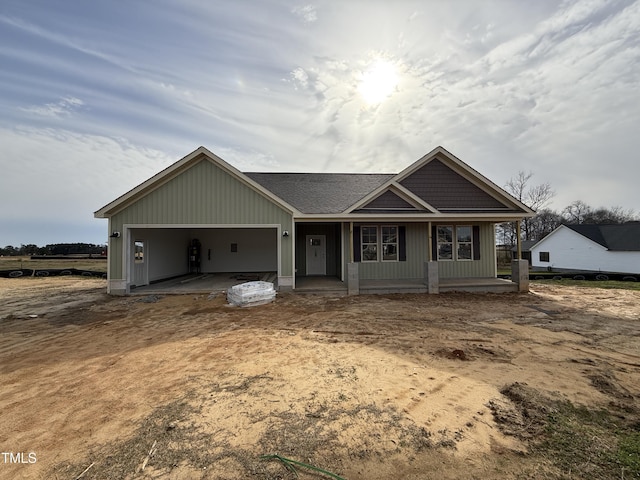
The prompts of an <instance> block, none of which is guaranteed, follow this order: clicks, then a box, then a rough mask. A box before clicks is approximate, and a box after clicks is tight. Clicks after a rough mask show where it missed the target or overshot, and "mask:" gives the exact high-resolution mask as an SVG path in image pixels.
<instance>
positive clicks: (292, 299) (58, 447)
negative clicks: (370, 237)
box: [0, 277, 640, 480]
mask: <svg viewBox="0 0 640 480" xmlns="http://www.w3.org/2000/svg"><path fill="white" fill-rule="evenodd" d="M104 292H105V281H104V280H100V279H92V278H79V277H77V278H71V277H59V278H45V279H38V278H21V279H0V385H1V389H0V425H1V426H2V428H1V429H0V448H1V449H2V452H4V453H3V454H2V456H0V478H34V479H40V478H42V479H76V478H83V479H91V478H100V479H120V478H131V479H133V478H144V479H151V478H153V479H156V478H160V479H200V478H203V479H205V478H206V479H247V478H255V479H293V478H296V475H299V478H301V479H305V478H309V479H314V478H315V479H320V478H322V479H325V478H327V479H329V478H335V479H338V478H344V479H349V480H354V479H366V480H375V479H380V480H382V479H385V480H386V479H391V478H399V479H459V478H465V479H473V478H477V479H492V478H495V479H503V478H584V477H585V475H586V476H589V477H590V478H638V477H637V476H633V475H638V473H635V474H634V473H633V470H631V473H629V472H630V471H629V470H627V473H626V476H625V468H628V465H629V464H628V463H627V464H625V463H624V462H625V461H626V460H624V459H623V460H622V462H623V463H617V464H616V463H615V462H613V463H612V465H611V466H610V468H609V467H608V466H607V465H605V466H604V467H602V465H600V466H598V465H596V463H598V462H596V461H595V460H594V459H593V456H589V458H588V459H586V460H580V462H578V463H580V465H577V466H573V465H572V464H569V463H567V464H563V463H562V461H558V459H560V458H561V457H562V455H561V454H562V453H567V451H563V452H560V453H558V455H555V454H554V453H553V450H549V448H547V447H545V445H548V441H550V440H551V439H552V435H553V434H554V432H558V431H560V427H561V426H562V425H564V423H561V422H560V419H561V418H565V417H562V415H563V413H562V412H566V411H567V410H566V409H565V407H567V406H575V410H572V412H578V413H580V412H582V413H585V412H587V413H588V412H605V411H606V412H608V413H607V415H609V416H607V417H606V422H605V423H607V424H612V423H616V422H617V423H616V428H617V429H618V430H619V429H621V428H628V430H627V431H630V432H633V431H634V428H635V429H636V431H637V429H638V426H640V421H639V419H640V410H639V409H638V404H637V399H638V398H639V396H640V381H639V380H640V292H638V291H629V290H604V289H595V288H582V287H558V286H550V285H545V284H541V283H534V284H532V287H531V293H529V294H521V295H518V294H504V295H472V294H443V295H431V296H430V295H386V296H360V297H329V296H327V297H324V296H313V295H294V294H282V295H279V296H278V298H277V299H276V301H275V302H274V303H272V304H269V305H264V306H259V307H253V308H237V307H229V306H227V305H226V302H225V298H224V296H223V295H222V294H218V295H215V296H207V295H200V296H196V295H180V296H164V297H157V296H147V297H144V296H132V297H109V296H107V295H106V294H105V293H104ZM585 408H586V410H585ZM576 414H577V413H576ZM589 415H591V414H589ZM602 415H604V414H602ZM566 418H568V417H566ZM572 418H573V417H572ZM580 418H586V417H580ZM589 418H592V417H591V416H590V417H589ZM593 418H596V417H593ZM612 419H613V420H612ZM594 421H595V420H594ZM554 422H555V423H554ZM574 423H576V422H574ZM577 423H578V424H576V425H573V427H575V428H578V427H579V426H580V425H579V423H580V422H577ZM568 425H569V426H571V425H570V424H568ZM594 425H595V424H594ZM550 426H551V427H553V429H550ZM573 427H572V428H573ZM575 428H574V430H571V431H572V432H576V431H579V430H575ZM593 428H595V427H593ZM598 428H600V427H598ZM602 428H606V426H604V427H602ZM618 430H616V431H618ZM598 431H600V430H598ZM604 431H605V430H603V432H604ZM590 432H591V433H589V435H580V434H578V435H574V436H575V438H576V439H577V440H576V441H578V440H580V437H581V436H584V437H590V438H585V440H586V441H588V442H589V443H590V445H593V444H599V443H598V442H604V440H603V438H604V434H603V433H593V431H591V430H590ZM572 435H573V434H572ZM591 436H592V437H593V438H591ZM571 438H573V437H571ZM625 438H627V437H625ZM564 443H567V442H564ZM569 443H570V442H569ZM618 443H620V442H618ZM618 443H616V442H614V443H613V444H610V443H607V444H606V445H604V446H603V447H602V448H603V449H604V450H607V449H609V450H611V448H613V447H611V445H614V446H616V445H618ZM621 445H622V443H621ZM624 445H626V444H624ZM624 445H622V446H624ZM545 448H546V450H545ZM554 448H555V447H554ZM616 448H617V447H616ZM633 448H635V447H634V446H633V444H631V451H630V453H628V454H629V458H631V459H632V460H633V461H635V458H636V457H633V455H634V454H635V455H638V452H634V451H633ZM624 451H625V452H627V451H626V450H624ZM7 452H8V453H7ZM550 452H551V453H550ZM276 453H277V454H279V455H280V456H282V457H285V458H289V459H292V460H295V461H298V462H303V463H305V464H308V465H311V466H315V467H316V468H319V469H323V470H325V471H327V472H329V473H322V472H319V471H317V470H316V471H314V470H310V469H308V468H305V467H301V466H299V467H298V468H297V473H296V472H293V471H291V470H289V469H288V468H287V467H286V465H285V464H284V463H282V462H281V461H279V460H277V459H274V458H261V456H263V455H269V454H276ZM604 453H607V452H606V451H605V452H604ZM575 455H576V454H573V453H571V454H570V455H568V457H575ZM625 455H626V453H625ZM562 458H564V457H562ZM638 458H640V457H638ZM18 460H19V461H18ZM571 461H572V460H571V459H569V460H567V462H571ZM588 462H591V463H593V465H589V463H588ZM600 463H602V462H600ZM631 466H633V464H631ZM638 471H640V470H638ZM585 472H586V473H585ZM589 472H591V474H589ZM331 474H333V476H331ZM587 474H589V475H587ZM621 474H622V476H621Z"/></svg>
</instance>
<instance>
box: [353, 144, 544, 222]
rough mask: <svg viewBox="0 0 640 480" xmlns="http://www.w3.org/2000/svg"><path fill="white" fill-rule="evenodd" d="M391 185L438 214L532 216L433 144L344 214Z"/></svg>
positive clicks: (520, 203) (495, 187) (518, 203)
mask: <svg viewBox="0 0 640 480" xmlns="http://www.w3.org/2000/svg"><path fill="white" fill-rule="evenodd" d="M392 187H393V188H396V189H398V190H400V191H402V192H404V193H405V194H407V195H410V196H411V197H412V198H413V199H415V200H416V201H417V202H418V203H419V204H420V205H421V206H422V207H423V208H424V209H425V210H427V211H434V212H436V213H439V214H443V213H446V214H474V213H496V214H507V215H514V214H516V215H521V216H526V217H531V216H533V215H535V212H534V211H533V210H531V209H530V208H529V207H527V206H526V205H524V204H523V203H522V202H520V201H518V200H517V199H516V198H515V197H513V196H512V195H510V194H509V193H507V192H506V191H505V190H503V189H502V188H500V187H498V186H497V185H496V184H494V183H493V182H492V181H491V180H489V179H488V178H486V177H484V176H483V175H481V174H480V173H479V172H477V171H476V170H474V169H473V168H471V167H470V166H469V165H467V164H466V163H464V162H463V161H462V160H460V159H459V158H457V157H456V156H455V155H453V154H451V153H449V152H448V151H447V150H445V149H444V148H442V147H436V148H435V149H433V150H432V151H431V152H429V153H428V154H426V155H425V156H424V157H422V158H421V159H419V160H418V161H417V162H415V163H413V164H412V165H410V166H409V167H407V168H406V169H404V170H403V171H402V172H400V173H398V174H397V175H394V176H393V177H392V178H390V179H389V180H388V181H387V182H385V183H383V184H382V185H380V187H378V188H377V189H376V190H374V191H372V192H371V193H370V194H369V195H367V196H366V197H364V198H363V199H362V200H361V201H360V202H358V203H356V204H355V205H352V206H351V207H350V208H349V210H347V211H345V213H351V212H354V211H356V210H357V209H359V208H362V206H363V205H365V204H366V203H367V202H369V201H370V200H372V199H375V198H377V197H378V196H379V195H381V194H382V193H384V191H385V190H388V189H389V188H392Z"/></svg>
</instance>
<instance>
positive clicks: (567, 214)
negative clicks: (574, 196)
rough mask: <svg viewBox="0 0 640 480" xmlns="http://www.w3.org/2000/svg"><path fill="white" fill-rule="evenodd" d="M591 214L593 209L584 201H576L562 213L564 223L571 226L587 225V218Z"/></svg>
mask: <svg viewBox="0 0 640 480" xmlns="http://www.w3.org/2000/svg"><path fill="white" fill-rule="evenodd" d="M590 214H591V207H590V206H589V205H587V204H586V203H584V202H583V201H582V200H576V201H575V202H573V203H572V204H571V205H568V206H566V207H565V208H564V210H563V211H562V217H563V219H564V221H565V222H567V223H571V224H576V223H585V220H586V218H587V216H588V215H590Z"/></svg>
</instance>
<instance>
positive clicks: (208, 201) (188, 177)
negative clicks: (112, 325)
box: [109, 159, 293, 278]
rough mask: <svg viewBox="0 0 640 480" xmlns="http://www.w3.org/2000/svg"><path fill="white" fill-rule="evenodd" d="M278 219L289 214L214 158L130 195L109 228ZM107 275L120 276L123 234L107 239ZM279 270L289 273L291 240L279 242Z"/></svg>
mask: <svg viewBox="0 0 640 480" xmlns="http://www.w3.org/2000/svg"><path fill="white" fill-rule="evenodd" d="M231 224H238V225H280V226H281V230H289V231H291V230H292V229H293V218H292V215H291V213H290V212H288V211H286V210H284V209H283V208H282V207H280V206H278V205H277V204H275V203H274V202H272V201H271V200H270V199H268V198H266V197H265V196H263V195H261V194H260V193H258V192H257V191H256V190H254V189H253V188H251V187H250V186H248V185H246V184H244V183H243V182H241V181H240V180H239V179H238V178H236V177H235V176H233V175H231V174H229V173H227V172H226V171H225V170H223V169H222V168H220V167H219V166H218V165H216V164H214V163H213V162H211V161H209V160H207V159H203V160H201V161H200V162H198V163H196V164H194V165H191V166H190V167H189V168H188V169H186V170H184V171H183V172H181V173H179V174H178V175H177V176H175V177H173V178H171V179H170V180H168V181H167V182H166V183H164V184H162V185H161V186H159V187H157V188H156V189H155V190H153V191H151V192H149V193H147V194H146V195H145V196H143V197H141V198H139V199H137V200H135V201H133V202H132V203H131V204H130V205H127V206H126V207H125V208H123V209H122V210H121V211H119V212H117V213H116V214H114V215H113V216H112V217H111V218H110V219H109V230H110V231H111V232H114V231H123V229H124V227H125V226H126V225H172V226H176V225H185V226H187V225H188V226H191V227H192V226H194V225H202V226H203V227H204V228H213V227H215V225H231ZM110 240H111V241H110V242H109V247H110V255H109V256H110V258H111V261H110V269H111V271H110V277H111V278H124V274H123V272H122V266H123V265H122V261H121V259H122V258H123V255H124V252H123V251H122V249H123V247H124V245H123V241H122V239H121V238H120V239H113V238H112V239H110ZM281 270H282V271H281V274H282V275H284V276H290V275H292V271H293V265H292V245H291V242H285V241H283V242H282V252H281Z"/></svg>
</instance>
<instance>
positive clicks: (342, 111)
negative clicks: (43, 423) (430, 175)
mask: <svg viewBox="0 0 640 480" xmlns="http://www.w3.org/2000/svg"><path fill="white" fill-rule="evenodd" d="M0 112H1V113H0V245H2V246H6V245H13V246H19V245H21V244H36V245H45V244H50V243H64V242H86V243H95V244H103V243H106V242H107V235H108V232H107V221H106V220H104V219H94V217H93V212H94V211H96V210H98V209H100V208H101V207H102V206H104V205H106V204H107V203H109V202H110V201H112V200H114V199H115V198H117V197H118V196H120V195H122V194H123V193H125V192H127V191H128V190H130V189H131V188H133V187H135V186H136V185H138V184H140V183H141V182H143V181H145V180H146V179H148V178H149V177H151V176H152V175H154V174H155V173H157V172H159V171H160V170H162V169H164V168H165V167H167V166H169V165H170V164H172V163H173V162H175V161H177V160H179V159H180V158H182V157H184V156H185V155H187V154H189V153H190V152H192V151H193V150H195V149H196V148H198V147H199V146H201V145H202V146H205V147H207V148H208V149H209V150H211V151H213V152H214V153H216V154H217V155H218V156H220V157H221V158H222V159H224V160H225V161H227V162H229V163H230V164H232V165H233V166H235V167H236V168H238V169H239V170H241V171H273V172H374V173H397V172H399V171H401V170H403V169H404V168H405V167H407V166H409V165H410V164H412V163H413V162H415V161H416V160H418V159H419V158H421V157H422V156H423V155H425V154H426V153H428V152H430V151H431V150H433V149H434V148H435V147H437V146H442V147H444V148H445V149H447V150H448V151H449V152H451V153H453V154H454V155H456V156H457V157H458V158H460V159H461V160H462V161H464V162H466V163H467V164H469V165H470V166H471V167H473V168H475V169H476V170H478V171H479V172H480V173H482V174H483V175H485V176H486V177H488V178H489V179H491V180H492V181H493V182H494V183H496V184H498V185H500V186H504V185H505V184H506V183H507V181H508V180H509V179H510V178H512V177H515V176H516V175H517V174H518V172H520V171H524V172H532V173H533V176H532V178H531V180H530V182H531V184H532V185H536V184H541V183H547V182H548V183H550V184H551V186H552V188H553V190H554V191H555V192H556V195H555V197H554V198H553V200H552V202H551V203H550V204H549V205H548V206H549V207H550V208H553V209H555V210H562V209H563V208H564V207H566V206H567V205H569V204H570V203H572V202H574V201H576V200H582V201H583V202H585V203H587V204H588V205H590V206H592V207H594V208H596V207H600V206H604V207H613V206H620V207H622V208H624V209H625V210H629V209H631V210H634V211H635V212H636V213H638V212H640V194H638V182H639V179H640V161H639V160H640V158H638V151H640V0H635V1H633V0H569V1H559V0H558V1H552V0H536V1H530V2H524V1H520V0H482V1H478V0H448V1H447V0H419V1H410V0H395V1H393V2H391V1H386V0H319V1H307V0H303V1H300V2H298V1H288V0H229V1H225V0H221V1H215V2H212V1H205V0H153V1H152V0H137V1H130V0H109V1H86V0H3V1H2V2H0Z"/></svg>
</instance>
